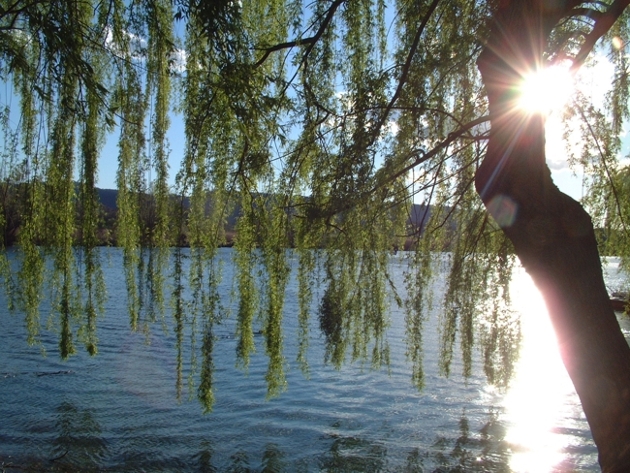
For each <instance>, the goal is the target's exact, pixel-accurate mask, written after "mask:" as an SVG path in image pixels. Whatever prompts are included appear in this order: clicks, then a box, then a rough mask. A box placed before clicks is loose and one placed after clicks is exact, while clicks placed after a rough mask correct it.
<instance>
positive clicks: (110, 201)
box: [96, 188, 118, 210]
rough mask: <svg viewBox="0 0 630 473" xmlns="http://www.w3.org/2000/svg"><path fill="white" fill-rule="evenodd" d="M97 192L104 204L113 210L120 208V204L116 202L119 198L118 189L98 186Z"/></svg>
mask: <svg viewBox="0 0 630 473" xmlns="http://www.w3.org/2000/svg"><path fill="white" fill-rule="evenodd" d="M96 192H97V193H98V199H99V200H100V202H101V204H102V205H103V206H105V207H107V208H108V209H111V210H118V204H117V203H116V199H117V198H118V190H116V189H99V188H97V189H96Z"/></svg>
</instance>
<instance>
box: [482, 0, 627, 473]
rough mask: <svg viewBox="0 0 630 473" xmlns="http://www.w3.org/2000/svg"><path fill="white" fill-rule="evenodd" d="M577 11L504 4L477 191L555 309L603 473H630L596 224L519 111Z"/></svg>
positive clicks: (533, 3)
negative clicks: (527, 79) (554, 40)
mask: <svg viewBox="0 0 630 473" xmlns="http://www.w3.org/2000/svg"><path fill="white" fill-rule="evenodd" d="M573 3H576V2H573ZM549 5H562V6H561V7H555V8H553V7H550V6H549ZM572 6H573V5H572V4H571V2H566V1H565V2H545V1H544V0H527V1H524V0H514V1H509V0H503V1H501V2H500V4H499V8H498V10H497V12H496V14H495V17H494V24H493V28H492V30H491V34H490V37H489V38H488V40H487V43H486V46H485V48H484V50H483V52H482V54H481V55H480V57H479V60H478V67H479V70H480V72H481V75H482V79H483V81H484V85H485V87H486V92H487V95H488V101H489V107H490V114H491V134H490V138H489V143H488V151H487V154H486V156H485V158H484V161H483V163H482V164H481V166H480V168H479V170H478V172H477V175H476V180H475V184H476V188H477V191H478V192H479V194H480V196H481V198H482V200H483V201H484V203H485V205H486V207H487V208H488V210H489V211H490V213H492V214H493V215H494V216H495V218H496V219H497V221H498V222H500V223H503V224H504V226H503V230H504V231H505V233H506V234H507V236H508V237H509V238H510V239H511V241H512V242H513V244H514V248H515V251H516V253H517V255H518V257H519V258H520V260H521V262H522V264H523V265H524V267H525V269H526V270H527V271H528V273H529V274H530V275H531V276H532V278H533V280H534V282H535V283H536V285H537V287H538V288H539V289H540V291H541V293H542V295H543V297H544V299H545V301H546V304H547V308H548V310H549V315H550V317H551V320H552V323H553V326H554V329H555V331H556V335H557V338H558V342H559V345H560V350H561V355H562V359H563V361H564V364H565V366H566V369H567V371H568V373H569V376H570V377H571V379H572V381H573V384H574V386H575V389H576V391H577V393H578V396H579V397H580V400H581V402H582V407H583V409H584V413H585V415H586V418H587V420H588V422H589V425H590V428H591V431H592V434H593V439H594V441H595V444H596V445H597V448H598V451H599V463H600V466H601V468H602V471H604V472H627V471H630V348H629V347H628V344H627V342H626V340H625V338H624V336H623V333H622V332H621V330H620V328H619V324H618V322H617V319H616V317H615V314H614V312H613V311H612V308H611V305H610V301H609V298H608V294H607V291H606V287H605V284H604V280H603V275H602V270H601V262H600V258H599V254H598V250H597V243H596V240H595V234H594V231H593V224H592V222H591V219H590V217H589V215H588V214H587V213H586V211H585V210H584V209H583V208H582V206H581V205H580V204H579V203H578V202H576V201H575V200H573V199H572V198H570V197H569V196H567V195H565V194H563V193H561V192H560V191H559V190H558V188H557V187H556V186H555V185H554V184H553V181H552V179H551V173H550V171H549V168H548V167H547V165H546V162H545V137H544V119H543V118H542V117H541V116H539V115H529V116H527V115H525V114H524V113H523V112H522V111H520V110H518V109H517V108H515V107H514V103H513V100H514V88H515V86H516V85H517V84H518V83H519V81H520V80H521V77H522V74H523V73H524V72H525V71H527V70H531V69H533V68H534V67H536V65H537V64H540V62H541V60H542V53H543V51H544V48H545V43H546V38H547V37H548V35H549V33H550V31H551V28H552V27H553V26H554V25H555V24H556V23H557V22H558V21H559V19H561V18H562V16H564V15H565V14H567V13H568V11H569V9H570V8H572ZM506 214H508V215H506Z"/></svg>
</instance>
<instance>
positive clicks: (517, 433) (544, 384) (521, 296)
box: [504, 271, 576, 473]
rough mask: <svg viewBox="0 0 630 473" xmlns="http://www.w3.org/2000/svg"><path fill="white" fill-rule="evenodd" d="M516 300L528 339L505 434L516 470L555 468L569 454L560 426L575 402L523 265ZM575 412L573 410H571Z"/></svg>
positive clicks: (545, 316) (509, 402)
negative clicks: (561, 420) (566, 451)
mask: <svg viewBox="0 0 630 473" xmlns="http://www.w3.org/2000/svg"><path fill="white" fill-rule="evenodd" d="M514 283H515V286H514V288H515V289H516V291H515V294H514V295H513V303H514V304H515V305H516V307H517V308H519V309H520V311H521V312H522V330H523V345H522V347H521V355H520V359H519V362H518V366H517V368H516V371H515V373H516V376H515V379H514V380H513V382H512V383H511V385H510V388H509V390H508V392H507V394H506V397H505V399H504V407H505V414H506V417H507V421H508V425H509V428H508V432H507V437H506V440H507V441H508V442H509V443H510V446H511V448H512V451H513V454H512V456H511V459H510V468H511V469H512V471H514V472H515V473H520V472H523V473H525V472H534V471H535V472H538V473H545V472H550V471H555V470H554V466H557V465H559V464H560V463H562V461H563V460H564V459H565V455H566V453H565V452H564V450H565V449H566V447H567V445H566V444H565V442H566V437H565V436H563V435H562V434H561V433H559V432H557V431H556V426H557V425H558V423H559V421H560V419H562V418H565V419H566V417H567V410H570V411H573V409H575V408H576V405H575V401H574V400H573V398H575V389H574V388H573V384H572V383H571V380H570V378H569V376H568V375H567V373H566V370H565V368H564V365H563V364H562V360H561V358H560V354H559V351H558V344H557V340H556V337H555V334H554V332H553V328H552V326H551V322H550V320H549V316H548V313H547V309H546V307H545V304H544V301H543V299H542V296H541V295H540V292H539V291H538V289H537V288H536V286H535V285H534V283H533V282H532V280H531V278H530V277H529V275H527V274H526V273H525V272H524V271H522V272H521V273H519V274H518V275H517V277H516V278H515V281H514ZM569 417H570V416H569Z"/></svg>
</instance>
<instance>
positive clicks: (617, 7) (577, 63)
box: [571, 0, 630, 72]
mask: <svg viewBox="0 0 630 473" xmlns="http://www.w3.org/2000/svg"><path fill="white" fill-rule="evenodd" d="M629 4H630V0H615V1H614V2H613V3H612V4H611V5H610V8H608V10H607V11H606V12H605V13H603V14H602V15H601V16H600V17H599V18H597V20H596V21H595V26H594V27H593V29H592V30H591V32H590V33H589V34H588V35H586V38H585V39H584V44H582V48H581V49H580V51H579V52H578V53H577V55H576V56H575V59H574V60H573V65H572V66H571V71H572V72H575V71H577V70H578V69H579V68H580V67H581V66H582V64H583V63H584V61H585V60H586V58H587V56H588V55H589V54H590V52H591V51H592V50H593V48H594V47H595V43H597V41H598V40H599V38H601V37H602V36H604V35H605V34H606V33H608V31H609V30H610V28H611V27H612V25H614V24H615V21H617V19H618V18H619V17H620V16H621V15H622V14H623V12H624V10H625V9H626V7H627V6H628V5H629Z"/></svg>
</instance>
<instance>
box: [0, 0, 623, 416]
mask: <svg viewBox="0 0 630 473" xmlns="http://www.w3.org/2000/svg"><path fill="white" fill-rule="evenodd" d="M495 3H496V2H494V1H479V0H474V1H473V0H432V1H420V0H415V1H414V0H396V1H394V0H392V1H385V0H313V1H311V2H302V1H300V0H284V1H281V0H238V1H235V0H218V1H212V2H206V1H202V0H193V1H191V2H185V1H183V0H174V1H169V0H143V1H139V2H124V1H122V0H106V1H98V2H97V1H91V0H83V1H81V2H78V1H73V0H67V1H54V2H53V1H40V2H28V1H23V0H16V1H4V0H3V1H1V2H0V75H1V77H2V80H3V82H4V84H5V87H4V90H5V95H4V102H5V105H4V108H3V109H2V110H1V111H0V112H1V113H0V124H1V129H2V136H3V149H2V165H1V167H0V171H1V183H0V186H1V190H2V192H1V194H0V195H1V196H2V199H1V208H2V212H1V213H0V227H2V229H3V233H2V234H3V242H4V244H5V245H9V244H11V243H13V242H14V241H16V242H17V244H18V245H19V268H17V270H15V269H12V268H11V267H10V266H11V263H10V261H9V259H8V256H7V252H4V254H3V260H2V265H1V267H2V275H3V278H4V279H3V281H4V285H5V287H6V288H7V290H8V293H9V296H10V297H9V299H10V301H11V303H12V304H15V305H17V306H18V307H19V308H20V309H21V310H22V311H23V313H24V315H25V320H26V325H27V327H28V334H29V342H30V343H37V342H38V340H39V337H40V332H41V330H42V327H41V325H42V323H41V321H40V317H39V305H40V302H41V299H42V293H43V287H44V285H45V284H49V285H50V287H52V288H53V294H54V301H53V302H54V317H53V321H54V325H55V326H56V327H57V328H58V331H59V334H60V336H59V350H60V354H61V356H62V357H64V358H65V357H67V356H70V355H72V354H73V353H74V352H75V351H76V344H77V343H82V344H84V345H85V348H86V349H87V351H88V352H89V353H90V354H95V353H96V352H97V342H98V340H97V320H98V318H99V317H101V316H103V315H104V314H103V301H104V298H105V288H104V285H103V276H102V273H101V269H100V268H101V263H102V262H101V261H100V257H99V251H98V250H97V246H98V245H99V244H100V243H102V241H103V239H105V240H107V236H105V237H104V236H103V228H102V227H103V225H102V224H103V214H102V210H101V207H100V205H99V202H98V198H97V193H96V185H97V183H98V167H99V165H100V166H101V167H103V166H112V165H113V160H114V159H115V158H116V159H117V187H118V191H119V194H118V203H117V205H118V213H117V220H116V224H115V240H116V243H117V244H118V245H120V246H121V247H122V248H123V252H124V268H123V271H124V274H125V277H126V287H127V292H128V305H129V318H130V326H131V328H132V329H133V330H146V329H148V327H149V326H150V325H151V324H152V323H153V322H156V321H159V320H160V319H161V318H162V317H164V315H165V313H166V312H168V313H169V314H172V317H173V318H174V327H175V332H176V335H177V341H178V344H177V346H178V358H177V362H178V368H179V370H178V372H179V375H178V379H177V383H178V388H179V389H181V386H182V384H183V381H182V373H183V372H184V365H186V364H189V365H190V370H189V371H190V373H191V379H190V385H191V386H192V387H193V389H196V390H197V394H198V397H199V399H200V401H201V402H202V404H203V406H204V409H206V410H210V409H211V408H212V403H213V396H214V394H213V385H212V379H213V375H212V373H213V369H214V366H213V358H212V350H213V341H214V335H213V330H214V327H215V326H216V325H217V324H219V323H221V322H222V320H223V317H224V312H225V308H224V306H223V304H222V302H223V301H221V300H220V298H219V295H218V292H217V285H218V282H219V281H220V278H221V267H220V264H219V263H218V260H217V258H215V256H216V252H217V247H218V246H219V245H221V244H222V243H225V241H226V234H225V228H226V222H227V218H228V216H229V215H230V214H231V213H232V212H233V211H234V209H237V210H236V211H237V212H238V213H239V219H238V224H237V228H236V231H237V237H236V243H235V250H234V260H235V264H236V267H237V276H236V281H237V296H238V309H237V311H236V312H237V313H236V321H237V335H238V337H239V342H238V346H237V353H236V357H237V363H238V364H239V365H241V366H242V367H244V368H246V367H247V365H248V361H249V357H250V355H251V353H252V352H253V350H254V325H255V323H254V322H255V320H256V317H260V318H261V320H262V326H263V332H264V335H265V344H264V346H265V351H266V354H267V356H268V358H269V366H268V372H267V375H266V380H267V383H268V389H269V394H270V395H275V394H277V393H279V392H280V391H281V390H282V389H283V388H284V387H285V384H286V381H285V377H284V369H285V365H286V360H285V359H284V356H283V346H282V340H283V335H282V317H283V303H284V299H285V289H286V286H287V282H288V278H289V275H290V267H289V262H290V259H291V258H296V259H297V260H298V261H299V265H298V270H297V277H298V282H299V295H298V298H299V306H300V311H299V314H298V315H297V316H298V318H299V324H300V337H301V338H300V342H299V343H300V352H299V354H298V361H299V363H300V365H301V366H302V367H303V368H304V370H305V371H306V372H307V371H308V360H307V359H306V350H307V348H308V340H309V317H310V316H311V315H312V314H311V312H312V311H313V309H312V307H317V308H318V316H319V325H320V328H321V330H322V332H323V334H324V336H325V340H326V347H327V349H326V354H325V356H326V360H327V361H328V362H329V363H331V364H332V365H334V366H335V367H340V366H341V364H342V363H343V362H344V360H346V359H351V360H365V359H370V360H371V363H372V365H373V366H374V367H379V366H382V365H386V364H387V361H388V354H389V351H388V345H387V337H386V329H387V325H388V315H387V314H388V310H387V306H388V303H389V302H388V301H389V300H390V299H389V297H388V295H387V294H388V293H389V292H390V290H391V289H395V288H390V287H389V286H390V280H389V277H388V262H389V254H390V252H391V250H392V249H393V248H403V247H411V248H412V249H413V251H412V252H410V253H409V254H408V260H409V267H408V270H407V273H406V279H405V281H406V287H405V288H404V291H400V290H399V292H400V297H399V296H396V297H395V298H394V299H395V300H394V303H399V304H402V305H404V307H405V309H406V314H407V315H406V323H407V335H406V342H407V355H408V358H409V360H410V361H411V362H412V366H413V369H412V382H413V383H414V384H415V385H417V386H418V387H421V386H422V385H423V382H424V379H423V371H422V333H423V321H424V318H425V316H426V314H427V310H428V308H429V307H430V305H431V294H430V291H429V289H428V288H429V287H430V286H429V285H428V281H430V279H431V277H432V274H433V272H434V269H435V268H434V264H433V261H434V260H433V258H432V255H434V254H435V252H438V251H449V252H450V254H451V265H450V274H449V278H448V284H447V289H446V292H445V296H444V300H443V301H442V305H443V313H442V315H441V317H442V320H441V337H442V353H441V355H442V356H441V360H442V362H441V367H442V370H443V372H444V373H445V374H448V373H449V370H450V362H451V359H452V356H453V351H454V347H455V345H456V343H457V341H458V340H459V342H460V344H461V347H462V353H463V355H464V371H465V374H467V373H469V372H470V369H471V359H472V349H473V345H474V343H475V342H477V343H479V344H480V347H481V350H482V352H483V358H484V361H485V369H486V373H487V375H488V376H489V378H490V380H491V381H492V382H496V383H499V384H501V383H505V381H506V380H507V378H508V377H509V374H510V370H511V364H512V362H513V360H514V357H515V349H514V346H515V344H516V343H517V341H518V324H517V322H515V320H514V318H513V316H512V314H511V313H510V311H509V309H508V305H507V302H509V301H508V299H509V291H508V287H509V280H510V274H511V269H512V265H513V264H514V259H513V258H512V257H511V247H510V245H509V244H508V242H507V240H506V239H505V237H504V235H503V233H502V232H501V231H500V228H499V226H498V225H497V223H495V222H494V221H493V220H492V219H491V218H490V217H489V216H488V215H487V213H486V211H485V209H484V208H483V205H482V203H481V201H480V200H479V198H478V197H477V195H476V194H475V192H474V188H473V187H472V184H473V178H474V173H475V170H476V168H477V166H478V165H479V163H480V160H481V158H482V157H483V155H484V151H485V143H486V141H485V139H486V138H487V132H488V125H487V121H488V117H487V116H486V114H487V104H486V98H485V95H484V90H483V84H482V83H481V81H480V76H479V74H478V71H477V67H476V63H475V61H476V58H477V56H478V54H479V52H480V50H481V47H482V45H483V42H484V37H485V36H486V34H487V28H488V19H489V18H490V16H491V14H492V12H493V9H494V8H495ZM608 3H609V2H583V4H582V5H580V6H579V8H576V9H575V11H574V15H573V16H571V17H569V18H566V19H565V21H563V22H562V23H561V24H560V25H558V26H557V28H556V29H555V30H554V34H553V38H552V41H551V44H550V47H549V51H547V55H548V60H549V61H550V62H553V61H556V60H563V59H564V58H566V57H567V56H568V57H573V56H574V55H575V54H576V53H577V52H578V51H579V49H580V46H581V45H582V44H583V43H584V42H585V41H587V40H588V34H589V32H590V31H591V30H592V29H593V27H594V25H595V24H596V22H597V19H598V18H600V17H601V16H602V15H601V12H603V11H606V9H607V8H608ZM627 37H628V16H627V15H625V16H623V17H622V19H621V21H619V22H617V23H616V24H615V25H614V26H613V27H612V28H611V29H610V32H609V34H608V36H607V37H606V38H605V39H604V42H603V43H602V45H601V47H600V49H599V51H600V52H601V54H603V55H605V56H606V58H607V60H608V61H609V62H610V63H611V64H613V66H614V70H615V72H614V75H613V78H612V79H613V84H612V85H613V87H612V89H611V92H610V93H609V95H608V96H607V99H606V101H605V103H603V104H593V103H589V102H588V101H587V98H585V97H582V96H578V97H575V98H574V100H573V102H572V103H571V105H570V107H569V108H568V112H567V120H566V121H567V123H568V124H570V125H571V126H573V127H578V128H579V127H581V128H579V130H580V136H581V141H580V145H579V146H578V147H574V148H573V149H572V160H573V163H574V164H576V165H581V166H584V167H585V169H586V170H587V174H586V175H587V176H588V177H587V182H586V184H588V185H589V186H590V187H591V188H592V190H593V192H592V193H591V194H589V196H588V198H587V200H586V203H587V204H588V205H590V206H591V209H592V212H593V216H594V217H595V221H596V224H597V225H598V226H599V227H601V228H602V235H603V236H605V237H606V242H607V244H609V245H610V247H609V250H608V251H614V252H615V253H616V254H621V255H625V254H627V253H628V248H627V244H628V243H627V242H628V241H630V240H628V239H627V238H626V237H625V236H626V232H627V226H628V217H627V215H628V207H629V206H630V200H629V199H628V198H627V197H625V196H627V195H628V193H627V192H626V189H627V188H628V186H629V185H630V184H629V183H630V181H629V178H628V171H626V170H625V169H623V168H621V167H620V166H619V165H618V164H617V159H618V155H619V152H620V147H621V143H620V139H619V136H620V132H621V130H622V129H623V122H624V120H625V119H627V118H628V106H627V103H628V97H627V94H628V83H627V81H628V70H627V69H628V60H627V56H626V54H625V51H624V47H623V44H622V39H623V38H627ZM613 39H614V41H613ZM580 60H583V58H580ZM174 117H175V118H174ZM576 118H577V119H579V120H578V121H576ZM173 119H176V120H183V123H184V127H185V136H183V137H181V142H182V143H184V146H183V149H182V150H181V155H182V156H181V167H180V168H179V169H177V170H174V169H173V170H171V169H169V165H168V162H169V158H170V157H171V155H173V154H174V153H176V151H177V149H176V147H175V145H176V144H175V143H169V141H168V139H167V131H168V129H169V125H170V122H171V121H172V120H173ZM576 123H578V124H577V125H576ZM113 139H116V140H117V142H118V146H117V156H102V153H101V152H102V149H103V146H104V144H105V142H106V140H113ZM177 144H179V143H177ZM177 152H179V151H177ZM414 202H416V203H422V204H424V207H418V206H417V207H415V208H414V207H413V203H414ZM419 209H420V210H419ZM412 217H413V218H412ZM182 245H187V246H189V247H190V265H189V268H190V269H189V271H188V273H186V274H185V273H184V270H183V268H184V267H185V265H184V264H183V257H184V255H183V252H182V250H181V249H179V247H181V246H182ZM405 245H406V246H405ZM172 247H177V248H176V249H171V248H172ZM287 248H293V250H292V251H290V252H289V251H287ZM319 275H323V276H324V281H325V282H324V284H325V288H326V289H325V295H324V297H323V299H322V300H321V301H313V300H312V299H313V291H312V287H313V285H314V284H317V283H318V277H319ZM167 280H168V284H167ZM18 288H19V290H18ZM185 288H189V292H190V294H191V296H190V297H189V298H187V296H185V293H186V291H185V290H184V289H185ZM167 301H170V305H169V306H168V307H169V310H168V311H167V310H166V307H167V305H166V302H167ZM482 302H483V303H482ZM186 327H192V329H187V328H186ZM189 332H190V333H189ZM187 340H188V341H187ZM187 343H188V344H189V346H190V347H191V350H190V353H191V354H190V359H189V360H187V359H184V358H186V356H185V353H187V350H186V349H185V345H186V344H187ZM197 375H198V377H197Z"/></svg>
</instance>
